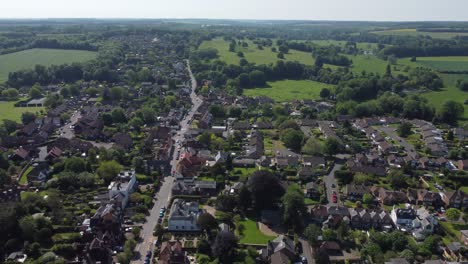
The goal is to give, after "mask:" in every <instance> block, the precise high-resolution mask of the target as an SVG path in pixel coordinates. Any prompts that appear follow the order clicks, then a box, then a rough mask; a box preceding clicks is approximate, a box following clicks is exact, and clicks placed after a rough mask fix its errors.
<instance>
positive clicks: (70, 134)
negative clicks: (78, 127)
mask: <svg viewBox="0 0 468 264" xmlns="http://www.w3.org/2000/svg"><path fill="white" fill-rule="evenodd" d="M80 118H81V113H80V111H77V112H74V113H73V114H72V116H71V117H70V122H69V123H68V124H65V125H64V126H62V127H61V128H60V130H59V131H60V136H61V137H64V138H68V139H72V138H74V137H75V131H73V128H70V126H73V125H75V124H76V122H78V119H80Z"/></svg>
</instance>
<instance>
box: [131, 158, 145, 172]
mask: <svg viewBox="0 0 468 264" xmlns="http://www.w3.org/2000/svg"><path fill="white" fill-rule="evenodd" d="M132 166H133V167H134V168H135V172H137V173H145V160H144V159H143V157H141V156H136V157H134V158H133V159H132Z"/></svg>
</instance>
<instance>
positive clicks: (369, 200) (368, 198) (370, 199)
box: [362, 193, 374, 204]
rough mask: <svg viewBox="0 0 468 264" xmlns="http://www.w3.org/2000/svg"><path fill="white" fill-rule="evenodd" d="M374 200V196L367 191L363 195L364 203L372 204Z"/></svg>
mask: <svg viewBox="0 0 468 264" xmlns="http://www.w3.org/2000/svg"><path fill="white" fill-rule="evenodd" d="M373 201H374V197H373V196H372V195H371V194H370V193H365V194H364V195H363V196H362V202H363V203H364V204H371V203H372V202H373Z"/></svg>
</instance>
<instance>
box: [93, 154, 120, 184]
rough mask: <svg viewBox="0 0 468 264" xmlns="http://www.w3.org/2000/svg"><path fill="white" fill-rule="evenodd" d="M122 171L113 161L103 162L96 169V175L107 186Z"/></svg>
mask: <svg viewBox="0 0 468 264" xmlns="http://www.w3.org/2000/svg"><path fill="white" fill-rule="evenodd" d="M121 170H122V165H120V164H119V163H117V162H116V161H115V160H111V161H104V162H102V163H101V165H100V166H99V168H98V169H97V174H98V175H99V176H100V177H101V178H102V179H103V180H104V182H105V183H106V184H109V183H110V182H111V181H112V180H113V179H114V178H115V177H116V176H117V175H118V174H119V172H120V171H121Z"/></svg>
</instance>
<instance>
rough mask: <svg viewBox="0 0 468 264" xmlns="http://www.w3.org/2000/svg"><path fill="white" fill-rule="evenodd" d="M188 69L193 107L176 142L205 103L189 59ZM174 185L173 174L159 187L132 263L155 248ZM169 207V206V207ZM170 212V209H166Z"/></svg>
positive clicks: (172, 164) (175, 138)
mask: <svg viewBox="0 0 468 264" xmlns="http://www.w3.org/2000/svg"><path fill="white" fill-rule="evenodd" d="M187 70H188V71H189V74H190V79H191V86H192V87H191V88H192V93H191V94H190V99H191V101H192V108H191V109H190V110H189V111H188V113H187V115H186V116H185V118H184V119H183V120H182V121H181V122H180V129H179V131H177V133H176V134H175V135H174V136H173V140H174V142H179V141H180V142H182V141H183V139H184V134H185V132H186V131H187V130H188V129H189V128H190V121H191V120H192V118H193V115H194V114H195V113H196V112H197V109H198V108H199V107H200V105H201V104H202V103H203V100H202V99H201V98H199V97H198V96H197V95H196V93H195V90H196V88H197V82H196V80H195V77H194V76H193V74H192V71H191V69H190V64H189V61H187ZM176 165H177V144H176V147H175V150H174V153H173V157H172V161H171V167H172V168H171V171H173V170H175V166H176ZM173 185H174V177H172V176H171V175H169V176H166V177H165V178H164V182H163V184H162V186H161V188H160V189H159V192H158V193H157V194H156V197H155V199H156V201H155V203H154V206H153V208H152V209H151V211H150V215H149V216H148V217H147V218H146V220H147V221H146V223H145V224H144V225H143V228H142V230H141V233H140V241H139V242H138V244H137V246H136V247H135V253H136V257H135V260H133V261H132V263H135V264H136V263H138V264H140V263H144V260H145V256H146V253H147V252H148V251H150V250H151V251H153V250H154V241H155V237H154V236H153V230H154V227H155V226H156V224H157V221H158V218H159V211H160V210H161V208H163V207H166V208H167V206H168V203H169V200H170V199H171V190H172V186H173ZM168 209H169V208H168ZM166 212H167V213H169V210H167V211H166Z"/></svg>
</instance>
